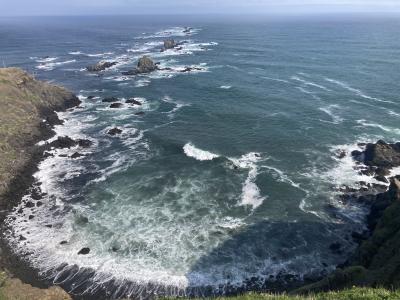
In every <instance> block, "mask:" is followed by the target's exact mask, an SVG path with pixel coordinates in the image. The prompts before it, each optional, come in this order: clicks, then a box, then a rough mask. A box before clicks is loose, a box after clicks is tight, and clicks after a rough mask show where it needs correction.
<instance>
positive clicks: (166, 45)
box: [164, 39, 176, 50]
mask: <svg viewBox="0 0 400 300" xmlns="http://www.w3.org/2000/svg"><path fill="white" fill-rule="evenodd" d="M175 46H176V43H175V41H174V40H173V39H168V40H165V41H164V49H165V50H167V49H173V48H174V47H175Z"/></svg>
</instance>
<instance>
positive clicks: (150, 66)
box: [122, 55, 157, 76]
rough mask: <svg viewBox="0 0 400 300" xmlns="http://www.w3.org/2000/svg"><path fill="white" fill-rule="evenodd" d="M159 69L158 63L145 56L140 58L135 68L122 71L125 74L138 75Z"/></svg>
mask: <svg viewBox="0 0 400 300" xmlns="http://www.w3.org/2000/svg"><path fill="white" fill-rule="evenodd" d="M155 70H157V65H156V64H155V63H154V62H153V61H152V60H151V58H150V57H148V56H146V55H145V56H143V57H141V58H140V59H139V61H138V64H137V67H136V68H135V69H133V70H130V71H127V72H122V74H123V75H128V76H129V75H138V74H146V73H150V72H153V71H155Z"/></svg>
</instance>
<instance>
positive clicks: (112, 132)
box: [107, 127, 122, 136]
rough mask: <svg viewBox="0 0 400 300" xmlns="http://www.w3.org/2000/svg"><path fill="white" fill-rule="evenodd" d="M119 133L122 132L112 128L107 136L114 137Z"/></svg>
mask: <svg viewBox="0 0 400 300" xmlns="http://www.w3.org/2000/svg"><path fill="white" fill-rule="evenodd" d="M121 133H122V130H121V129H119V128H117V127H115V128H113V129H110V130H109V131H107V134H109V135H112V136H115V135H117V134H121Z"/></svg>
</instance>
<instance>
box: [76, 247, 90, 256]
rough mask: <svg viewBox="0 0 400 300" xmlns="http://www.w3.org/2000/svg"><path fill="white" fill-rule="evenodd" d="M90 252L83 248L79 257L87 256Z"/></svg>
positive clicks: (88, 249)
mask: <svg viewBox="0 0 400 300" xmlns="http://www.w3.org/2000/svg"><path fill="white" fill-rule="evenodd" d="M89 252H90V248H82V249H81V250H80V251H79V252H78V255H87V254H89Z"/></svg>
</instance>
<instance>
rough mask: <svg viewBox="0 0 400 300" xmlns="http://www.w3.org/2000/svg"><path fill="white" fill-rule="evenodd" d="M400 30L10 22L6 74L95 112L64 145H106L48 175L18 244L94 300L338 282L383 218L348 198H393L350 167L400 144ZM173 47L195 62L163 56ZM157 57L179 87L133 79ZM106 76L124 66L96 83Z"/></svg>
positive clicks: (226, 22)
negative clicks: (337, 273) (344, 196)
mask: <svg viewBox="0 0 400 300" xmlns="http://www.w3.org/2000/svg"><path fill="white" fill-rule="evenodd" d="M186 27H191V30H190V33H187V32H185V28H186ZM399 28H400V20H398V19H395V18H390V17H360V16H358V17H354V16H350V15H349V16H342V17H340V16H331V17H310V18H274V19H269V18H267V17H265V18H263V17H254V18H243V19H241V18H239V17H238V18H228V17H217V16H214V17H213V16H209V17H207V18H202V17H200V16H196V17H195V16H193V17H183V16H130V17H128V16H119V17H117V16H115V17H43V18H38V17H37V18H2V19H0V64H2V65H3V66H16V67H21V68H23V69H25V70H27V71H29V72H31V73H33V74H34V75H35V77H36V78H38V79H41V80H46V81H49V82H51V83H54V84H59V85H63V86H65V87H67V88H68V89H70V90H71V91H73V92H74V93H75V94H76V95H78V96H79V98H80V99H81V100H82V105H81V107H79V108H76V109H73V110H71V111H67V112H63V113H59V117H60V118H62V119H64V124H63V125H57V126H56V128H55V131H56V133H57V135H58V136H65V135H67V136H70V137H72V138H85V139H89V140H91V141H93V142H94V144H93V145H92V146H91V147H90V148H88V149H76V148H75V149H54V150H53V154H54V156H53V157H48V158H46V159H45V160H44V161H42V162H41V163H40V165H39V171H38V172H37V173H36V174H35V178H36V180H37V182H38V183H39V184H40V188H41V190H42V191H43V192H44V193H46V196H45V197H44V198H43V199H42V202H43V205H42V206H41V207H36V208H32V209H31V210H32V212H29V211H26V210H25V213H24V214H18V213H17V210H18V208H16V209H15V210H14V211H13V212H11V213H10V217H9V218H8V220H7V226H9V228H11V229H12V232H13V233H12V234H11V233H10V232H9V231H7V232H6V233H5V239H6V240H7V241H8V243H9V244H10V245H11V246H12V249H13V251H14V252H15V254H16V255H18V256H21V257H24V259H25V260H26V261H27V263H28V264H29V265H30V266H31V267H32V268H35V269H37V270H38V271H39V273H40V275H41V276H43V277H45V278H47V279H49V280H51V281H52V282H53V283H57V284H64V285H65V286H67V287H68V289H69V291H71V292H72V293H76V294H82V293H89V294H90V293H92V294H93V293H95V292H97V291H99V290H104V289H105V290H106V292H107V293H109V294H110V295H113V296H115V297H117V296H121V295H124V296H126V295H136V296H143V295H149V294H163V293H165V294H168V295H183V294H185V293H186V294H190V293H195V294H196V295H201V294H202V293H206V292H210V293H219V294H223V293H226V292H228V291H231V290H243V289H250V290H251V289H257V288H260V289H262V288H264V289H268V288H270V287H272V286H274V284H276V283H277V282H279V283H280V284H283V285H289V284H290V283H291V282H296V281H302V280H308V279H313V278H319V277H320V276H323V275H326V274H328V273H330V272H332V271H333V270H334V269H335V267H336V266H337V265H338V264H341V263H343V262H345V261H346V260H347V258H348V257H349V256H350V255H351V253H352V251H354V249H355V248H356V246H357V244H356V242H355V241H353V239H352V237H351V235H352V233H353V232H362V231H363V230H365V228H366V227H365V216H366V213H367V211H368V210H367V208H366V207H364V206H362V205H361V204H359V203H353V202H346V201H342V200H341V198H340V197H339V195H340V188H341V187H342V188H343V187H344V186H349V187H357V186H358V185H359V181H365V182H369V183H377V182H376V180H375V179H373V178H370V177H368V176H366V175H360V174H358V172H357V170H355V169H354V162H353V160H352V158H351V155H350V152H351V151H352V150H355V149H357V148H359V146H358V143H362V142H372V141H373V142H375V141H377V140H378V139H384V140H386V141H387V142H392V141H398V140H399V136H400V128H399V126H398V124H399V120H400V102H399V95H400V86H399V84H398V83H399V82H400V72H399V64H400V36H399V35H400V31H399ZM169 38H173V39H175V40H176V41H179V42H183V41H185V43H183V44H182V45H181V47H182V49H181V50H167V51H164V52H160V49H161V48H162V45H163V41H164V40H165V39H169ZM143 55H148V56H150V57H151V58H152V59H153V60H154V61H155V62H159V63H160V67H162V68H165V70H160V71H155V72H153V73H151V74H143V75H137V76H124V75H122V72H123V71H127V70H130V69H132V68H133V67H134V66H135V65H136V63H137V61H138V59H139V58H140V57H141V56H143ZM100 60H107V61H116V62H117V64H116V65H115V66H113V67H112V68H110V69H108V70H106V71H104V72H101V73H97V74H96V73H89V72H87V71H86V70H85V68H86V66H88V65H92V64H94V63H96V62H98V61H100ZM187 67H190V68H193V69H192V70H191V71H189V72H181V71H183V70H184V69H185V68H187ZM89 96H92V97H89ZM106 97H117V98H119V102H121V103H123V105H122V107H120V108H116V109H112V108H109V105H110V103H104V102H102V99H104V98H106ZM130 98H135V99H136V100H137V101H139V102H141V105H131V104H126V103H124V102H125V100H126V99H130ZM114 127H118V128H120V129H121V130H122V133H121V134H120V135H116V136H110V135H109V134H107V132H108V130H110V129H112V128H114ZM55 138H56V137H54V138H53V139H55ZM341 151H345V152H344V153H345V154H346V155H342V156H340V155H338V153H340V152H341ZM75 152H79V153H80V154H83V156H81V157H78V158H75V159H71V158H70V156H71V155H72V154H73V153H75ZM26 197H29V195H27V196H26ZM30 214H34V215H35V217H34V218H33V219H28V216H29V215H30ZM20 235H23V236H24V237H26V240H20V239H19V238H18V237H19V236H20ZM332 245H334V246H332ZM335 245H336V246H337V245H340V246H339V248H340V250H339V251H337V248H338V247H335ZM84 247H88V248H90V253H89V254H87V255H79V254H78V252H79V251H80V250H81V249H82V248H84Z"/></svg>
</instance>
